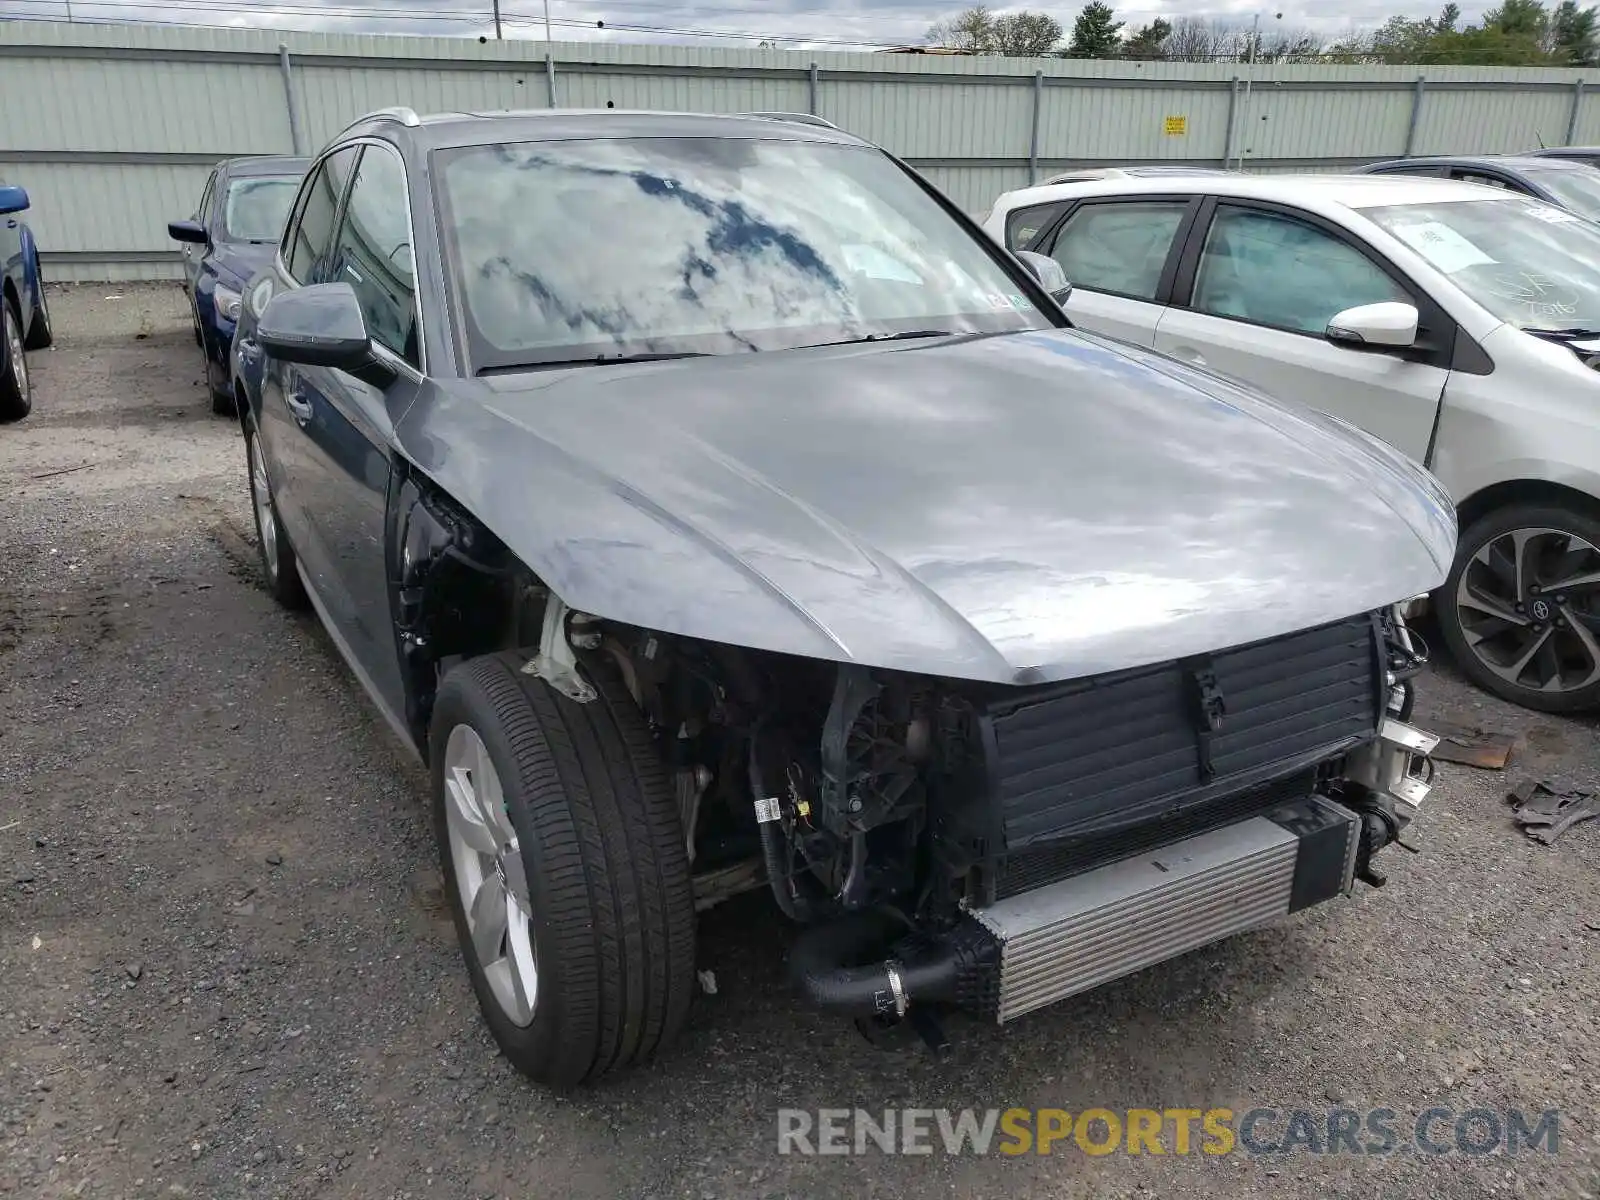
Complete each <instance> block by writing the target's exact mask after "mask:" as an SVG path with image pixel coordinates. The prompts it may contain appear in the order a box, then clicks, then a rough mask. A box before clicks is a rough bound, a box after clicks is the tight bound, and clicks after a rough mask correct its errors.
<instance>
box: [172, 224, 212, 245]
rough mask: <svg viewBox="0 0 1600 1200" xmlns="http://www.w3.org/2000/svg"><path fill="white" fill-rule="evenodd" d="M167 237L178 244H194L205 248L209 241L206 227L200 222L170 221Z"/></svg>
mask: <svg viewBox="0 0 1600 1200" xmlns="http://www.w3.org/2000/svg"><path fill="white" fill-rule="evenodd" d="M167 236H168V237H170V238H172V239H173V240H174V241H178V242H194V243H195V244H196V245H197V246H204V245H205V244H206V242H207V241H208V240H209V239H208V238H207V237H206V227H205V226H204V225H202V224H200V222H199V221H168V222H167Z"/></svg>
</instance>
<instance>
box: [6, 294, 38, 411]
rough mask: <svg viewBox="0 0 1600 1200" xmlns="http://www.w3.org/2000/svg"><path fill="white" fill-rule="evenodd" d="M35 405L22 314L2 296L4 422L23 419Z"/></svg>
mask: <svg viewBox="0 0 1600 1200" xmlns="http://www.w3.org/2000/svg"><path fill="white" fill-rule="evenodd" d="M32 408H33V390H32V385H31V384H30V383H29V380H28V360H27V358H26V357H25V356H24V354H23V351H22V316H21V314H20V313H18V312H17V306H16V305H15V304H13V303H12V302H11V301H10V300H8V299H6V297H5V296H4V295H0V421H20V420H22V418H23V417H25V416H27V415H28V413H29V411H31V410H32Z"/></svg>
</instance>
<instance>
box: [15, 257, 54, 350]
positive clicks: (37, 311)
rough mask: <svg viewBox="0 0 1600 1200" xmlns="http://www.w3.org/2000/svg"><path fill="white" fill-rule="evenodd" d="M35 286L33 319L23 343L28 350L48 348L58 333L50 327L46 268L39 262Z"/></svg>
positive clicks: (34, 272) (35, 267) (36, 269)
mask: <svg viewBox="0 0 1600 1200" xmlns="http://www.w3.org/2000/svg"><path fill="white" fill-rule="evenodd" d="M33 287H34V293H33V320H31V321H29V322H28V331H27V333H26V335H25V336H24V337H23V339H22V345H23V347H24V348H25V349H28V350H47V349H49V347H50V344H51V343H52V342H54V341H55V340H56V335H55V332H54V331H53V330H52V329H51V328H50V302H49V301H48V300H46V299H45V294H44V268H43V267H41V266H38V265H37V264H35V266H34V268H33Z"/></svg>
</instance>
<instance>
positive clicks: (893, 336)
mask: <svg viewBox="0 0 1600 1200" xmlns="http://www.w3.org/2000/svg"><path fill="white" fill-rule="evenodd" d="M936 337H955V330H953V329H908V330H906V331H905V332H904V333H867V334H863V335H862V336H861V337H853V338H845V339H844V340H843V341H838V342H808V343H807V344H806V345H804V346H796V347H795V349H797V350H814V349H816V348H817V347H818V346H858V345H860V344H861V343H862V342H904V341H909V340H910V339H912V338H936Z"/></svg>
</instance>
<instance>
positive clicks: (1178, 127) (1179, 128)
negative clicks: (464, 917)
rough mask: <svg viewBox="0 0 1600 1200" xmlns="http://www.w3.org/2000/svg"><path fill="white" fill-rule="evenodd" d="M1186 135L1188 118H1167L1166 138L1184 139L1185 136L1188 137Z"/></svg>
mask: <svg viewBox="0 0 1600 1200" xmlns="http://www.w3.org/2000/svg"><path fill="white" fill-rule="evenodd" d="M1188 133H1189V118H1188V117H1168V118H1167V136H1168V137H1185V136H1187V135H1188Z"/></svg>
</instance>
